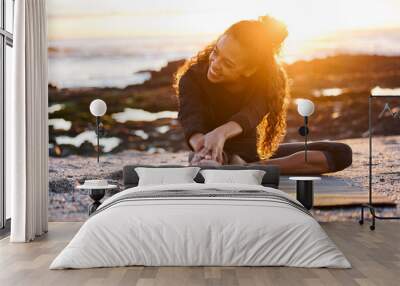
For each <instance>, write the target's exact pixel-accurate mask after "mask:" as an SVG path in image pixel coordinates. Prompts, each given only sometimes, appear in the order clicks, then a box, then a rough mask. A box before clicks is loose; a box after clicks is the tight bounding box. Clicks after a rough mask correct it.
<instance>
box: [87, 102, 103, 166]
mask: <svg viewBox="0 0 400 286" xmlns="http://www.w3.org/2000/svg"><path fill="white" fill-rule="evenodd" d="M89 109H90V113H92V115H93V116H95V117H96V135H97V163H99V161H100V144H99V143H100V135H101V134H100V116H103V115H104V114H105V113H106V111H107V104H106V103H105V102H104V101H103V100H101V99H95V100H93V101H92V102H91V103H90V107H89Z"/></svg>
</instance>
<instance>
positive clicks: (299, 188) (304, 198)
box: [289, 176, 321, 210]
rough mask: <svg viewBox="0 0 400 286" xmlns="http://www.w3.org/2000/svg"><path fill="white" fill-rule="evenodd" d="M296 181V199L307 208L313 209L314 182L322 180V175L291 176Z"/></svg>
mask: <svg viewBox="0 0 400 286" xmlns="http://www.w3.org/2000/svg"><path fill="white" fill-rule="evenodd" d="M289 180H292V181H296V199H297V200H298V201H299V202H300V203H301V204H302V205H303V206H304V207H305V208H306V209H308V210H309V209H311V208H312V207H313V204H314V190H313V182H314V181H317V180H321V178H320V177H305V176H303V177H289Z"/></svg>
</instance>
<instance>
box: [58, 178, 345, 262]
mask: <svg viewBox="0 0 400 286" xmlns="http://www.w3.org/2000/svg"><path fill="white" fill-rule="evenodd" d="M174 191H176V192H175V195H173V196H163V195H162V194H165V193H168V192H171V193H174ZM240 191H241V192H240ZM253 191H254V192H255V193H257V195H254V196H253V195H252V192H253ZM261 192H262V193H261ZM157 193H158V194H161V197H157V196H154V194H157ZM191 193H198V194H203V195H201V196H191V195H190V194H191ZM216 193H217V195H215V194H216ZM223 193H226V194H228V195H226V196H222V195H221V196H219V195H218V194H223ZM232 193H237V194H241V195H240V196H238V195H235V194H234V195H229V194H232ZM147 194H152V195H150V196H149V197H147ZM180 194H182V195H180ZM184 194H185V195H184ZM206 194H208V195H206ZM258 194H260V195H259V196H258ZM264 194H265V195H264ZM128 265H145V266H195V265H198V266H200V265H204V266H206V265H208V266H211V265H213V266H244V265H246V266H293V267H332V268H350V267H351V266H350V263H349V262H348V261H347V259H346V258H345V257H344V255H343V254H342V252H341V251H340V250H338V248H337V247H336V245H335V244H334V243H333V242H332V241H331V239H330V238H329V237H328V236H327V234H326V233H325V231H324V230H323V229H322V228H321V226H320V225H319V224H318V222H317V221H316V220H315V219H314V218H313V217H312V216H311V215H309V214H308V213H307V211H306V210H305V209H302V208H301V207H300V203H298V202H297V201H295V200H293V199H290V197H289V196H288V195H286V194H285V193H284V192H282V191H279V190H277V189H274V188H269V187H263V186H256V185H239V184H198V183H190V184H173V185H157V186H140V187H134V188H130V189H127V190H125V191H122V192H120V193H118V194H117V195H115V196H113V197H111V198H109V199H107V200H106V201H105V202H104V203H103V204H102V205H101V206H100V207H99V209H98V211H97V212H96V213H95V214H94V215H92V217H90V218H89V219H88V220H87V221H86V222H85V223H84V225H83V226H82V227H81V229H80V230H79V232H78V233H77V234H76V235H75V237H74V238H73V239H72V241H71V242H70V243H69V244H68V245H67V246H66V247H65V249H64V250H63V251H62V252H61V253H60V254H59V255H58V256H57V257H56V259H55V260H54V261H53V262H52V264H51V265H50V269H64V268H91V267H113V266H128Z"/></svg>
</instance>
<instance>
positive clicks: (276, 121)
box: [173, 16, 290, 160]
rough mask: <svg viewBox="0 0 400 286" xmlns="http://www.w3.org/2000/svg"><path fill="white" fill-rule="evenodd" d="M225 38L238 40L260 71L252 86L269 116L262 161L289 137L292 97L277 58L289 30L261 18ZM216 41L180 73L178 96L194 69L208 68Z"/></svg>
mask: <svg viewBox="0 0 400 286" xmlns="http://www.w3.org/2000/svg"><path fill="white" fill-rule="evenodd" d="M222 35H229V36H232V37H234V38H235V39H236V40H238V41H239V43H240V45H241V46H242V48H243V50H244V52H246V53H248V55H249V58H250V60H251V61H252V64H254V65H256V66H257V67H258V69H257V72H256V73H255V74H254V75H253V77H254V78H253V79H254V81H253V82H254V83H255V84H256V85H257V86H256V88H257V90H258V91H259V92H262V94H263V95H264V96H265V100H266V101H267V103H268V106H269V112H268V113H267V114H266V115H265V116H264V118H263V119H262V120H261V122H260V123H259V124H258V126H257V153H258V156H259V157H260V159H262V160H265V159H268V158H270V157H271V156H272V155H273V154H274V152H275V151H276V149H277V148H278V146H279V143H280V142H281V141H282V140H283V138H284V136H285V134H286V113H287V106H288V104H289V99H290V93H289V88H288V80H287V76H286V72H285V70H284V68H283V66H282V65H281V63H280V62H279V60H278V57H277V55H278V54H279V52H280V50H281V46H282V43H283V41H284V40H285V38H286V37H287V35H288V32H287V29H286V26H285V25H284V24H283V23H281V22H279V21H278V20H276V19H274V18H272V17H270V16H262V17H260V18H259V19H258V20H244V21H239V22H237V23H235V24H233V25H232V26H230V27H229V28H228V29H227V30H226V31H225V32H224V33H223V34H222ZM222 35H221V36H222ZM221 36H220V37H221ZM217 41H218V40H216V41H213V42H212V43H210V44H209V45H207V46H206V47H205V48H204V49H202V50H201V51H199V52H198V53H197V55H196V56H194V57H192V58H190V59H188V60H187V61H186V62H185V63H184V64H183V65H182V66H181V67H180V68H179V69H178V70H177V72H176V73H175V75H174V85H173V87H174V89H175V91H176V94H177V95H179V88H178V86H179V80H180V79H181V77H182V76H183V75H184V74H185V73H186V72H187V71H188V69H189V68H191V67H192V66H195V65H199V64H208V61H209V57H210V54H211V52H212V50H213V49H214V47H215V45H216V43H217Z"/></svg>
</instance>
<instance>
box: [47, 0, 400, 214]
mask: <svg viewBox="0 0 400 286" xmlns="http://www.w3.org/2000/svg"><path fill="white" fill-rule="evenodd" d="M89 2H90V1H67V0H58V1H56V0H52V1H49V5H48V19H49V23H48V25H49V49H48V52H49V154H50V160H49V172H50V182H49V187H50V201H49V216H50V220H84V219H86V218H87V209H88V205H89V204H91V202H92V200H91V199H90V198H89V196H88V194H87V192H86V191H85V190H78V189H77V186H78V185H79V184H82V183H83V182H84V180H87V179H107V180H109V182H111V183H113V184H116V185H117V186H119V188H122V186H121V184H122V182H121V169H122V167H123V166H124V165H127V164H180V165H187V164H188V163H189V152H190V151H193V150H192V149H193V146H189V145H188V143H189V142H188V138H187V135H188V133H189V131H188V130H190V129H192V128H191V127H192V126H185V124H183V122H184V120H185V119H183V120H182V118H180V117H179V111H180V108H181V109H182V108H183V105H182V103H181V102H179V97H178V96H177V94H176V90H175V89H174V87H173V84H174V75H175V74H176V73H177V71H178V69H179V68H180V67H182V65H183V64H184V63H185V60H187V59H189V58H190V57H193V56H195V55H196V54H197V53H198V52H199V51H202V50H203V49H204V47H206V46H207V45H208V44H210V43H212V42H213V41H215V40H216V39H217V38H218V36H220V35H221V34H223V33H224V31H225V30H226V29H227V28H228V27H230V26H231V25H232V24H234V23H236V22H237V21H239V20H242V19H257V17H258V16H261V15H265V14H271V15H272V16H276V18H277V19H279V20H281V21H282V22H283V23H284V24H286V26H287V30H288V32H289V36H288V37H287V38H286V40H285V42H284V44H283V48H282V51H281V53H280V54H279V57H278V58H279V61H280V62H282V67H283V68H284V69H285V70H286V73H287V77H288V83H287V84H288V86H289V88H290V98H287V99H288V102H287V113H286V118H285V120H284V121H285V122H286V127H285V129H284V134H285V135H284V136H283V138H282V140H281V143H291V142H292V143H293V142H300V143H301V144H303V142H304V136H302V134H300V133H303V135H304V132H305V130H304V128H303V129H302V131H301V132H300V133H299V128H301V127H302V126H304V120H305V118H304V117H303V116H302V115H301V113H300V114H299V110H298V103H299V100H300V99H308V100H311V101H312V102H313V104H314V107H315V109H314V110H313V113H312V115H310V116H309V118H308V119H307V120H308V121H307V127H308V131H309V133H308V139H307V140H308V141H309V142H312V141H321V140H332V141H337V142H341V143H344V144H346V145H348V146H350V147H351V149H352V151H353V158H352V165H351V166H349V167H346V168H345V169H343V170H340V171H337V172H331V173H329V175H328V176H327V178H326V179H324V180H321V182H318V183H316V184H315V185H314V189H315V202H314V209H313V210H312V211H313V213H314V214H315V215H316V216H317V217H318V219H320V220H321V221H330V220H350V219H351V220H354V219H356V218H357V217H358V216H359V208H357V207H356V206H357V205H359V204H360V203H362V202H365V198H366V195H367V193H368V192H367V186H368V172H367V170H366V164H367V163H368V112H367V111H368V96H369V95H370V94H371V93H373V94H376V95H379V94H388V93H390V94H400V77H399V76H398V75H399V74H400V56H399V55H398V54H396V53H398V51H393V49H392V48H391V47H394V46H398V45H399V43H398V41H399V38H398V36H397V35H398V32H399V29H400V23H398V25H397V26H395V27H392V26H390V27H389V26H387V25H385V22H384V21H385V20H382V21H383V22H382V23H379V24H376V23H364V22H360V23H358V24H359V26H360V27H362V29H354V27H350V26H347V22H346V21H344V20H343V19H345V18H346V13H347V12H346V11H337V12H338V13H336V14H335V13H325V12H324V11H325V9H328V8H329V9H340V8H338V7H337V6H340V5H336V6H335V5H333V6H332V5H328V6H329V7H328V8H326V7H325V6H324V5H320V4H317V3H314V4H315V5H316V7H313V9H309V10H310V11H316V12H315V14H313V15H308V16H307V17H311V18H312V17H314V19H315V21H319V22H321V23H324V25H321V26H319V25H311V24H310V21H306V20H305V19H304V18H303V17H304V15H302V14H301V11H299V12H298V15H297V16H298V17H297V18H296V19H295V20H296V21H294V20H293V13H292V14H290V15H289V14H287V13H284V12H282V11H285V9H283V8H284V7H286V6H285V5H288V3H287V1H281V2H282V3H279V4H278V3H268V4H263V3H261V2H259V1H250V2H251V3H248V4H247V5H246V6H247V7H250V8H246V9H248V10H243V7H239V6H236V4H229V5H232V7H231V10H229V13H228V11H227V10H226V9H225V8H226V4H227V1H221V2H225V5H222V4H221V3H219V4H215V3H213V2H215V1H204V3H203V4H202V5H203V7H202V8H203V9H200V7H197V8H199V9H200V10H199V11H200V12H196V11H197V10H196V9H197V8H196V5H197V4H196V3H197V2H196V1H189V2H191V3H192V4H193V5H191V7H187V6H186V5H183V6H182V3H180V2H179V1H168V5H167V3H164V2H165V1H164V2H163V1H158V2H157V7H155V6H154V5H150V4H149V3H147V2H146V1H134V2H135V3H133V2H132V1H123V0H120V1H97V2H96V7H93V5H89V4H88V3H89ZM333 2H334V1H332V3H333ZM386 4H387V3H386V1H381V3H380V5H382V7H381V8H382V9H388V7H389V6H387V5H386ZM215 5H216V6H215ZM307 5H309V4H307ZM349 5H350V4H349ZM204 7H206V8H204ZM365 7H366V8H365V9H366V12H365V13H368V11H369V10H368V7H369V6H368V5H365ZM208 8H210V9H208ZM211 8H212V9H211ZM293 9H294V10H296V8H293ZM232 10H234V11H236V12H237V13H232ZM350 10H351V9H349V11H350ZM318 11H319V12H318ZM331 11H332V10H331ZM373 11H375V10H374V8H373V7H371V13H372V12H373ZM267 12H268V13H267ZM317 12H318V13H317ZM313 13H314V12H313ZM327 14H329V15H330V14H335V15H339V16H335V17H334V18H331V17H330V16H326V17H325V18H324V19H321V18H320V17H321V15H327ZM232 15H237V16H235V17H233V16H232ZM337 17H339V18H337ZM340 17H344V18H343V19H342V20H343V21H342V22H343V23H342V22H341V20H340V19H341V18H340ZM364 18H365V17H364ZM205 19H207V21H208V23H210V25H205V24H204V22H205V21H206V20H205ZM395 20H396V19H395ZM396 21H397V20H396ZM182 23H185V24H184V25H182ZM299 23H300V24H299ZM375 24H376V26H374V25H375ZM299 26H301V27H299ZM304 31H312V33H310V34H307V33H304ZM332 31H345V32H343V33H337V32H334V33H332ZM382 37H383V38H384V39H385V41H381V39H382ZM350 38H351V45H349V44H348V43H349V39H350ZM221 45H222V43H221ZM227 45H228V44H227ZM221 49H222V47H221ZM214 52H215V51H214ZM213 56H214V57H217V56H216V55H215V54H212V53H211V52H210V54H208V60H207V61H206V63H208V65H210V61H211V60H210V58H212V57H213ZM205 65H206V66H207V64H205ZM216 69H217V68H216ZM210 73H211V74H214V73H215V74H218V72H215V71H214V70H212V71H211V72H210ZM221 73H222V72H220V75H221ZM207 74H208V72H207ZM206 78H207V80H208V81H211V82H213V81H212V79H213V75H211V76H210V75H208V76H207V77H205V78H204V79H206ZM217 79H218V78H217V76H216V75H214V80H215V82H218V81H217ZM191 90H193V89H191ZM95 99H100V100H102V101H104V102H105V103H106V112H105V113H104V114H102V116H101V117H100V118H99V119H100V120H99V121H98V123H99V125H98V126H97V122H96V117H95V116H94V115H93V114H92V113H91V111H90V109H89V106H90V104H91V102H92V101H93V100H95ZM221 102H223V104H221V105H218V106H217V107H218V108H219V109H220V110H221V112H220V113H218V114H216V116H215V118H219V116H222V115H221V114H222V113H223V112H227V109H229V108H231V107H230V106H231V105H232V108H234V102H233V100H232V101H230V100H228V99H225V101H221ZM246 102H247V101H246ZM254 102H255V99H254V101H251V100H250V102H249V104H253V106H254V108H256V109H257V108H259V105H257V104H255V103H254ZM191 106H193V105H191ZM257 106H258V107H257ZM399 106H400V102H398V101H397V102H396V101H395V100H394V101H390V102H386V101H383V100H382V101H376V102H374V109H373V114H374V116H375V117H379V118H380V120H381V122H380V123H379V124H376V125H375V127H374V133H375V135H377V136H378V137H377V139H376V140H377V141H376V143H375V144H376V145H375V147H376V153H377V154H379V156H380V157H379V158H378V159H377V162H378V163H379V169H378V170H377V175H376V180H378V181H380V182H381V183H382V184H380V185H381V187H377V188H376V196H377V200H378V201H380V202H381V203H382V206H385V207H384V208H382V211H383V212H385V213H391V214H393V213H397V212H398V210H397V208H396V202H397V201H398V200H399V199H400V194H399V192H398V190H396V188H395V187H394V186H395V182H396V181H397V180H398V174H399V173H398V166H399V164H398V162H397V161H398V160H395V158H396V156H398V154H399V149H398V148H396V147H395V146H400V145H396V144H398V143H400V125H399V124H398V121H397V120H398V119H400V107H399ZM217 107H216V105H215V104H214V105H212V104H210V105H208V106H205V109H206V110H207V112H211V111H213V110H214V109H213V108H215V110H217V109H218V108H217ZM190 108H192V109H190ZM190 108H189V109H187V112H186V113H188V114H190V112H191V111H192V110H195V109H196V107H194V109H193V107H190ZM224 108H225V109H224ZM252 108H253V107H252ZM254 108H253V109H251V111H249V114H251V116H253V115H254V113H256V111H254V110H255V109H254ZM253 111H254V112H253ZM181 112H182V111H181ZM213 112H214V111H213ZM214 113H215V112H214ZM207 114H208V113H207ZM189 117H190V116H189ZM210 118H211V117H210ZM210 118H209V119H210ZM215 118H214V122H213V123H212V124H214V123H215V122H216V121H218V119H215ZM236 118H237V117H236ZM393 119H396V120H393ZM210 120H211V119H210ZM237 120H238V121H239V119H237ZM193 122H197V121H196V120H194V121H193ZM221 122H222V121H221ZM212 124H211V125H212ZM215 124H216V123H215ZM221 125H222V123H221ZM239 125H240V124H239ZM98 130H99V131H100V132H98ZM208 131H211V130H208ZM253 131H254V136H255V129H254V128H253ZM269 132H271V131H269ZM97 133H99V134H100V135H101V138H100V140H99V147H97V137H96V134H97ZM205 133H207V132H205ZM268 136H269V135H268V134H267V138H268ZM379 136H380V137H379ZM270 138H272V137H270ZM253 139H254V140H255V137H254V138H253ZM210 140H211V139H210ZM226 142H228V141H226ZM229 142H231V141H229ZM254 142H255V141H254ZM189 144H190V143H189ZM226 144H228V143H226ZM252 144H253V143H252ZM267 144H269V143H268V142H267ZM226 146H227V145H226ZM238 146H239V145H238ZM243 146H245V145H243ZM246 146H247V145H246ZM252 146H254V148H253V147H252V148H253V149H254V150H253V151H254V152H253V153H254V154H256V148H255V147H256V146H255V143H254V144H253V145H252ZM232 148H233V149H234V147H232ZM200 149H201V148H200ZM244 149H246V150H248V149H247V147H246V148H244ZM242 150H243V148H242ZM97 151H99V152H100V153H101V155H100V159H99V161H100V163H97ZM249 152H250V151H249ZM211 153H212V152H211ZM211 153H210V154H211ZM227 153H228V152H227ZM233 153H234V152H233V151H232V152H231V153H230V154H231V155H232V154H233ZM247 155H248V157H247ZM210 156H211V155H210ZM224 156H228V157H224ZM377 156H378V155H377ZM239 157H240V156H239ZM250 157H251V154H250V155H249V154H248V153H246V154H244V155H243V156H242V159H243V158H245V159H247V158H250ZM253 157H254V156H253ZM195 158H197V157H196V156H195ZM207 158H208V157H207V156H203V157H201V158H200V159H207ZM227 158H231V157H230V155H229V153H228V155H223V156H222V159H221V160H225V161H223V162H224V163H226V162H228V161H227V160H228V159H227ZM208 159H209V158H208ZM229 160H230V159H229ZM254 160H255V159H254ZM257 160H261V159H257ZM200 161H201V160H200ZM245 161H246V160H245ZM221 162H222V161H221ZM247 162H248V161H247ZM378 163H377V164H378ZM390 170H392V171H390ZM393 170H395V171H393ZM387 172H390V173H391V175H390V176H389V177H387V176H386V177H384V176H383V175H384V174H386V173H387ZM381 175H382V176H381ZM382 180H383V181H382ZM281 182H282V184H281V187H282V188H283V189H284V188H286V189H287V191H288V192H290V193H294V191H295V189H294V188H295V185H294V182H290V181H289V180H288V179H287V177H286V178H284V177H283V178H282V181H281ZM333 188H335V190H337V191H335V192H332V191H331V190H332V189H333ZM117 191H119V189H118V188H117V189H113V190H110V191H108V192H107V194H106V196H108V195H112V194H114V193H115V192H117Z"/></svg>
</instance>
